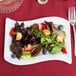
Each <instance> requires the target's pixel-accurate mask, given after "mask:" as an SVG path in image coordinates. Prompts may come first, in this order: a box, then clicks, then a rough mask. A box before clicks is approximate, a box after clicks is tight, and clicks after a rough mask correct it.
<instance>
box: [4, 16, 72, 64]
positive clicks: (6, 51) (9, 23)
mask: <svg viewBox="0 0 76 76" xmlns="http://www.w3.org/2000/svg"><path fill="white" fill-rule="evenodd" d="M44 21H48V22H50V21H52V22H54V23H55V24H59V25H60V24H61V25H63V26H64V31H65V32H66V35H67V36H66V39H65V45H66V47H67V52H68V53H67V54H63V53H62V52H61V53H59V54H56V55H52V54H50V53H49V54H47V55H39V56H37V57H36V58H35V59H34V60H25V59H20V60H18V59H17V58H15V59H14V58H12V57H11V54H12V53H11V51H10V49H9V48H10V44H11V40H12V39H11V37H10V35H9V32H10V30H11V28H12V27H14V26H15V22H16V21H15V20H12V19H9V18H6V23H5V26H6V27H5V45H4V59H5V60H6V61H7V62H9V63H11V64H14V65H29V64H35V63H39V62H44V61H48V60H50V61H52V60H60V61H64V62H66V63H68V64H71V63H72V55H71V37H70V35H71V34H70V24H69V21H67V20H65V19H63V18H60V17H45V18H39V19H35V20H30V21H18V22H19V23H21V22H24V24H25V25H26V26H25V27H29V26H30V25H32V24H34V23H42V22H44Z"/></svg>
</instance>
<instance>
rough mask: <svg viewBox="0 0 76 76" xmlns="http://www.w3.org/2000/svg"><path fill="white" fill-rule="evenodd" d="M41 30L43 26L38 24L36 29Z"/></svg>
mask: <svg viewBox="0 0 76 76" xmlns="http://www.w3.org/2000/svg"><path fill="white" fill-rule="evenodd" d="M42 28H43V24H42V23H40V24H38V29H39V31H41V30H42Z"/></svg>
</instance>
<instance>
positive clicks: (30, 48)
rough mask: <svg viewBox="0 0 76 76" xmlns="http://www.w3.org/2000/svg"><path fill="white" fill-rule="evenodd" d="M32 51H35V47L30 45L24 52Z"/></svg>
mask: <svg viewBox="0 0 76 76" xmlns="http://www.w3.org/2000/svg"><path fill="white" fill-rule="evenodd" d="M31 50H33V46H32V45H30V44H28V46H27V47H26V48H25V50H24V51H31Z"/></svg>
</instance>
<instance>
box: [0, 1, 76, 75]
mask: <svg viewBox="0 0 76 76" xmlns="http://www.w3.org/2000/svg"><path fill="white" fill-rule="evenodd" d="M68 6H75V0H67V1H64V0H49V2H48V3H47V4H45V5H40V4H38V3H37V0H24V2H23V4H22V6H21V7H20V8H19V9H17V10H16V11H15V12H12V13H8V14H0V76H76V57H75V56H74V49H73V48H74V44H73V35H71V40H72V41H71V42H72V53H73V54H72V55H73V62H72V64H71V65H69V64H67V63H64V62H61V61H47V62H41V63H37V64H33V65H29V66H15V65H12V64H10V63H8V62H6V61H5V60H4V58H3V56H4V34H5V18H6V17H9V18H12V19H16V20H31V19H37V18H41V17H47V16H58V17H63V18H65V19H68V16H67V8H68ZM71 33H72V34H73V30H72V27H71Z"/></svg>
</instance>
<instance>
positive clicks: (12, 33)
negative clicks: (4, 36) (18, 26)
mask: <svg viewBox="0 0 76 76" xmlns="http://www.w3.org/2000/svg"><path fill="white" fill-rule="evenodd" d="M13 35H14V27H13V28H12V29H11V31H10V36H13Z"/></svg>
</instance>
